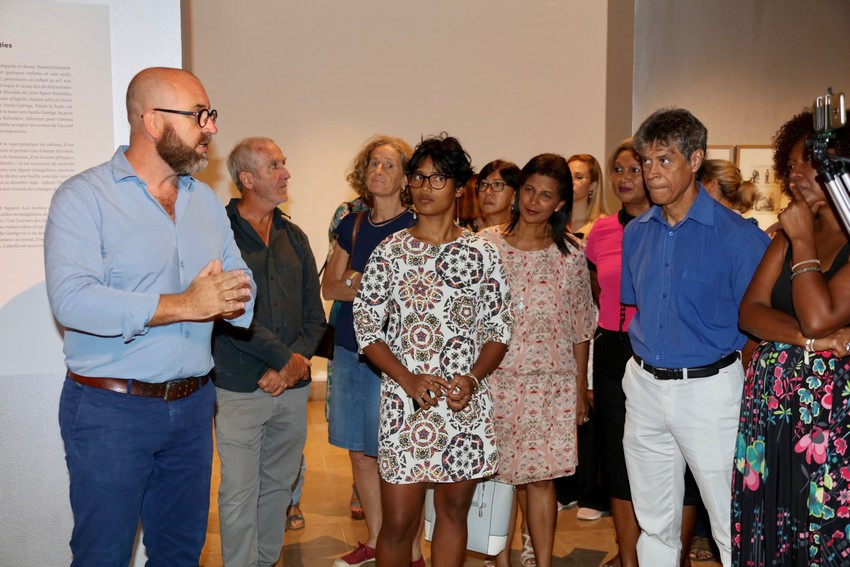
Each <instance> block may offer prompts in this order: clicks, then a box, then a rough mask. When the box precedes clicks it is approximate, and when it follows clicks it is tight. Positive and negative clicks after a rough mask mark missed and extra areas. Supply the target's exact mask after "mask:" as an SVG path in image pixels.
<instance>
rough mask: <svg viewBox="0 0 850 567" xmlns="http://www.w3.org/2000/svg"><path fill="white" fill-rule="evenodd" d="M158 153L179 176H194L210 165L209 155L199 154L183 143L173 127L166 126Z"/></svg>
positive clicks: (158, 142)
mask: <svg viewBox="0 0 850 567" xmlns="http://www.w3.org/2000/svg"><path fill="white" fill-rule="evenodd" d="M156 152H157V153H158V154H159V157H161V158H162V161H164V162H165V163H167V164H168V166H169V167H170V168H171V169H172V170H174V173H176V174H178V175H194V174H195V173H198V172H199V171H202V170H203V169H204V168H205V167H206V166H207V164H208V163H209V157H208V156H207V154H206V153H203V154H199V153H198V152H196V151H195V148H193V147H191V146H189V145H187V144H185V143H183V140H181V139H180V137H179V136H178V135H177V132H175V131H174V128H173V127H172V126H171V125H166V127H165V131H164V132H163V134H162V137H161V138H160V139H159V141H157V143H156Z"/></svg>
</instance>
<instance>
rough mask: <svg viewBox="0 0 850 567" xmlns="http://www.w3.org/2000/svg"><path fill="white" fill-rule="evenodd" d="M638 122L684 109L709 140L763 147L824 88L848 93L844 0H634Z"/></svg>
mask: <svg viewBox="0 0 850 567" xmlns="http://www.w3.org/2000/svg"><path fill="white" fill-rule="evenodd" d="M634 36H635V52H634V114H633V127H634V128H637V127H638V126H639V125H640V123H641V122H642V121H643V119H644V118H646V117H647V116H648V115H649V114H650V113H652V112H653V111H654V110H656V109H657V108H660V107H663V106H673V105H675V106H680V107H685V108H687V109H689V110H690V111H691V112H693V113H694V115H695V116H697V117H698V118H700V119H701V120H702V121H703V123H704V124H705V125H706V127H707V128H708V143H709V144H710V145H740V144H770V143H771V139H772V137H773V134H774V133H775V132H776V130H777V129H778V128H779V126H781V125H782V124H783V123H784V122H785V121H786V120H788V119H789V118H791V116H793V115H794V114H796V113H798V112H799V111H800V110H802V109H803V107H804V106H810V105H811V104H812V101H813V100H814V98H815V96H817V95H822V94H823V93H824V92H825V91H826V88H827V87H828V86H833V87H835V89H836V91H844V92H847V93H850V2H847V1H846V0H817V1H814V2H800V1H799V0H770V1H765V0H712V1H711V2H690V1H686V2H671V1H669V0H635V31H634Z"/></svg>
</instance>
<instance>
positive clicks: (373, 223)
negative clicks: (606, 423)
mask: <svg viewBox="0 0 850 567" xmlns="http://www.w3.org/2000/svg"><path fill="white" fill-rule="evenodd" d="M406 212H407V209H402V211H401V212H400V213H399V214H397V215H396V216H394V217H392V218H389V219H387V220H385V221H381V222H375V221H373V220H372V215H373V214H374V213H375V209H372V210H371V211H369V224H371V225H372V226H374V227H375V228H379V227H382V226H386V225H388V224H390V223H391V222H393V221H394V220H396V219H397V218H398V217H400V216H401V215H403V214H404V213H406Z"/></svg>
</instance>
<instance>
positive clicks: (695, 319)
mask: <svg viewBox="0 0 850 567" xmlns="http://www.w3.org/2000/svg"><path fill="white" fill-rule="evenodd" d="M769 241H770V240H769V239H768V237H767V235H765V233H764V232H762V231H761V230H759V229H758V227H756V226H755V225H753V224H752V223H751V222H750V221H748V220H747V219H744V218H743V217H741V216H740V215H739V214H737V213H735V212H733V211H730V210H729V209H727V208H726V207H724V206H723V205H721V204H720V203H718V202H717V201H715V200H714V199H712V198H711V196H710V195H709V194H708V192H707V191H706V190H705V188H704V187H703V186H702V185H701V184H700V185H699V194H698V195H697V198H696V200H695V201H694V204H693V205H692V206H691V208H690V210H689V211H688V213H687V214H686V215H685V218H684V219H682V220H681V221H680V222H678V223H677V224H676V226H670V225H669V223H668V222H667V221H666V220H665V219H664V216H663V214H662V210H661V207H659V206H657V205H656V206H653V207H652V208H650V209H649V210H648V211H647V212H645V213H644V214H642V215H641V216H639V217H638V218H637V219H635V220H634V221H633V222H631V223H629V225H628V226H627V227H626V230H625V233H624V235H623V278H622V281H621V301H622V302H623V303H625V304H627V305H628V304H632V305H636V306H637V314H636V315H635V317H634V319H632V322H631V324H630V325H629V338H630V339H631V341H632V348H633V350H634V352H635V354H637V355H638V356H639V357H641V358H642V359H643V360H645V361H646V362H648V363H649V364H651V365H653V366H657V367H660V368H686V367H694V366H703V365H707V364H710V363H712V362H715V361H717V360H719V359H720V358H722V357H724V356H726V355H727V354H730V353H731V352H733V351H736V350H740V349H741V348H742V347H743V346H744V344H745V343H746V336H744V335H743V334H742V333H741V331H740V330H739V329H738V307H739V306H740V304H741V299H742V298H743V296H744V292H745V291H746V290H747V286H748V285H749V283H750V280H751V279H752V277H753V273H754V272H755V270H756V267H757V266H758V264H759V262H760V261H761V257H762V255H763V254H764V251H765V249H766V248H767V244H768V242H769Z"/></svg>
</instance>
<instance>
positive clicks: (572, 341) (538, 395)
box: [484, 154, 596, 567]
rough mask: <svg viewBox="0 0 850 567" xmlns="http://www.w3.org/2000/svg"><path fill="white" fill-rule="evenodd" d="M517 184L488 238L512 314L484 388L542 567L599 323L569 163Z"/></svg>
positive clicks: (554, 158)
mask: <svg viewBox="0 0 850 567" xmlns="http://www.w3.org/2000/svg"><path fill="white" fill-rule="evenodd" d="M520 179H521V182H520V184H519V189H518V191H517V193H516V198H515V200H514V213H513V218H512V220H511V222H510V223H508V225H507V226H501V227H494V228H491V229H488V230H487V231H485V232H484V234H485V236H486V237H487V238H488V239H490V241H491V242H493V243H494V244H495V245H496V248H497V249H498V250H499V252H500V254H501V256H502V262H503V263H504V264H505V271H506V273H507V279H508V285H509V286H510V288H511V294H512V298H513V312H514V329H513V333H512V336H511V342H510V343H509V346H508V352H507V354H506V355H505V358H504V359H503V360H502V363H501V364H500V366H499V368H498V369H497V371H496V372H494V373H493V375H492V376H491V377H490V379H489V384H490V389H491V393H492V396H493V414H494V416H493V421H494V425H495V428H496V439H497V441H498V447H499V469H498V475H499V480H501V481H503V482H508V483H510V484H513V485H515V486H525V487H526V491H527V502H528V503H527V509H526V510H525V511H524V513H525V516H526V518H527V523H528V529H529V532H530V534H531V541H532V545H533V547H534V554H535V557H536V560H537V565H538V566H540V567H548V566H549V565H551V563H552V547H553V543H554V537H555V518H556V512H557V511H556V496H555V486H554V482H553V480H554V479H555V478H557V477H560V476H565V475H569V474H572V473H573V471H574V470H575V467H576V464H577V462H578V459H577V454H576V423H577V422H578V423H581V422H583V420H585V418H586V416H587V408H588V400H587V356H588V345H589V341H590V339H591V338H592V337H593V331H594V329H595V326H596V314H595V310H594V308H593V299H592V296H591V292H590V276H589V274H588V269H587V260H586V259H585V255H584V251H583V250H582V248H581V246H580V244H579V243H578V242H577V241H576V240H574V239H573V238H572V237H571V236H570V235H569V234H568V233H567V232H566V226H567V220H568V219H569V217H570V208H571V206H572V176H571V174H570V169H569V166H568V165H567V162H566V160H564V158H563V157H561V156H558V155H555V154H542V155H539V156H537V157H535V158H532V160H531V161H529V162H528V164H526V166H525V167H524V168H523V169H522V174H521V176H520ZM500 559H502V558H500Z"/></svg>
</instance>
